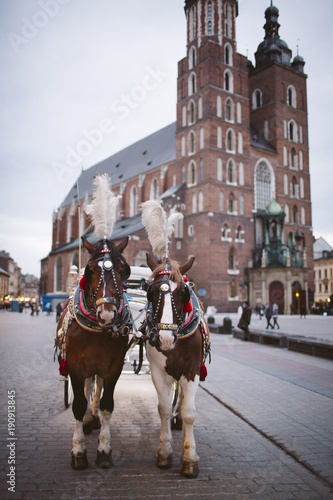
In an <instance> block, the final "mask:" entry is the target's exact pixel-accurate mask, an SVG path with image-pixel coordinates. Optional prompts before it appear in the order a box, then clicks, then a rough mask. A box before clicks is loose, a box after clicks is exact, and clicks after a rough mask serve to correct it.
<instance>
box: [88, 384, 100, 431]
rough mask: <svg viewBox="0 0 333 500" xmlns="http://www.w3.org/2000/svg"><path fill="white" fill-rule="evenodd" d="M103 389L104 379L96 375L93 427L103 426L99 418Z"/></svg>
mask: <svg viewBox="0 0 333 500" xmlns="http://www.w3.org/2000/svg"><path fill="white" fill-rule="evenodd" d="M102 389H103V379H102V378H101V377H98V376H97V375H96V391H95V395H94V398H93V401H92V404H91V411H92V427H93V429H100V428H101V422H100V419H99V402H100V399H101V393H102Z"/></svg>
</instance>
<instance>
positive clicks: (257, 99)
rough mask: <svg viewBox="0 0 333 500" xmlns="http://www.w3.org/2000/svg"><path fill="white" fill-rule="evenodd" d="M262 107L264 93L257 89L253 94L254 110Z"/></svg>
mask: <svg viewBox="0 0 333 500" xmlns="http://www.w3.org/2000/svg"><path fill="white" fill-rule="evenodd" d="M260 106H262V93H261V90H259V89H256V90H254V92H253V94H252V108H253V109H257V108H260Z"/></svg>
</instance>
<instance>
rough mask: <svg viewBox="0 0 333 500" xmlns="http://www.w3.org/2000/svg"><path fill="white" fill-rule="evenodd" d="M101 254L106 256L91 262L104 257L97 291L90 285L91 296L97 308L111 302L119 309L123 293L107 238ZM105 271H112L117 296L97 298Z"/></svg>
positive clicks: (95, 260)
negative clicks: (119, 285) (118, 282)
mask: <svg viewBox="0 0 333 500" xmlns="http://www.w3.org/2000/svg"><path fill="white" fill-rule="evenodd" d="M100 254H102V255H103V254H104V256H103V257H102V258H100V257H98V258H97V259H94V260H92V261H91V262H90V264H91V263H92V262H102V259H103V263H102V266H101V267H102V271H101V275H100V278H99V282H98V285H97V288H96V290H95V292H93V291H92V289H91V285H89V286H90V298H91V300H92V302H93V304H94V308H95V310H96V309H97V307H99V306H100V305H102V304H111V305H114V306H116V308H117V309H119V308H120V305H121V298H122V294H121V292H120V290H119V287H118V284H117V280H116V275H115V272H114V265H113V262H112V260H111V250H110V249H109V247H108V244H107V242H106V240H104V241H103V250H101V251H100ZM105 272H111V275H112V279H113V284H114V287H115V289H116V292H117V298H114V297H101V298H100V299H97V300H96V297H97V294H98V291H99V289H100V287H101V284H102V282H103V280H104V276H105Z"/></svg>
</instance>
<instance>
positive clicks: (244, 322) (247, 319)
mask: <svg viewBox="0 0 333 500" xmlns="http://www.w3.org/2000/svg"><path fill="white" fill-rule="evenodd" d="M251 315H252V307H251V306H250V305H249V303H248V301H247V300H246V301H245V302H244V304H243V312H242V315H241V318H240V320H239V323H238V328H240V329H241V330H243V331H244V332H245V336H244V340H247V339H248V336H249V324H250V323H251Z"/></svg>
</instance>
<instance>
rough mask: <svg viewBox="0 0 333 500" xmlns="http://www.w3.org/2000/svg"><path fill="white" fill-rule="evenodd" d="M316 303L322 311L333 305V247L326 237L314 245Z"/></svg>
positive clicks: (319, 239)
mask: <svg viewBox="0 0 333 500" xmlns="http://www.w3.org/2000/svg"><path fill="white" fill-rule="evenodd" d="M313 253H314V277H315V305H316V307H317V308H319V310H320V311H324V310H325V309H327V308H328V309H332V307H333V248H332V246H331V245H329V243H327V241H325V240H324V238H318V239H317V240H316V241H315V242H314V245H313Z"/></svg>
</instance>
